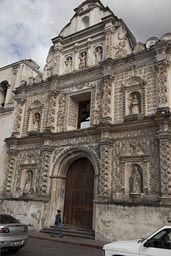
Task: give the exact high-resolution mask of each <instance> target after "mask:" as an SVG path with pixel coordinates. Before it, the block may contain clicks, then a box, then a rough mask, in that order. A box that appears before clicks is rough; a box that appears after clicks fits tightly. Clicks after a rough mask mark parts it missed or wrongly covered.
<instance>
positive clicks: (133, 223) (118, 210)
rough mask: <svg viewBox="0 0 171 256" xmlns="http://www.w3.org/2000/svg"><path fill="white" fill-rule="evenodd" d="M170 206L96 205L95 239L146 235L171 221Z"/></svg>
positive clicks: (116, 238) (134, 237)
mask: <svg viewBox="0 0 171 256" xmlns="http://www.w3.org/2000/svg"><path fill="white" fill-rule="evenodd" d="M170 209H171V207H170V206H165V207H162V206H158V207H153V206H121V205H120V206H119V205H107V204H106V205H104V204H97V205H96V223H95V239H96V240H101V241H106V240H107V241H112V240H113V241H114V240H127V239H129V240H130V239H137V238H141V237H146V236H147V235H149V234H150V233H151V232H153V231H154V230H155V229H157V228H159V227H160V226H162V225H167V224H168V220H169V221H170V222H171V212H170Z"/></svg>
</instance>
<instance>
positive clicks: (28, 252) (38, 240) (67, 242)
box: [0, 231, 104, 256]
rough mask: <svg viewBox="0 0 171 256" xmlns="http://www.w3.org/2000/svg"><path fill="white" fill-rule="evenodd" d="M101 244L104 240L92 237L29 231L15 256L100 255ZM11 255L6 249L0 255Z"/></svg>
mask: <svg viewBox="0 0 171 256" xmlns="http://www.w3.org/2000/svg"><path fill="white" fill-rule="evenodd" d="M103 245H104V242H100V241H95V240H92V239H83V238H74V237H69V236H64V237H62V238H59V237H58V236H57V235H56V236H55V237H51V236H50V234H46V233H41V232H36V231H29V240H28V243H27V244H26V246H24V247H23V248H22V249H21V250H19V251H18V252H17V253H15V256H47V255H49V256H68V255H74V256H101V255H102V247H103ZM0 254H1V253H0ZM13 255H14V254H11V253H10V252H8V251H5V252H3V253H2V256H13Z"/></svg>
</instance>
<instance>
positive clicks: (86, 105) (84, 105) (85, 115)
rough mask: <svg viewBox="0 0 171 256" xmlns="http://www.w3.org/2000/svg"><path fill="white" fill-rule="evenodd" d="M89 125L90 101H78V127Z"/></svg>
mask: <svg viewBox="0 0 171 256" xmlns="http://www.w3.org/2000/svg"><path fill="white" fill-rule="evenodd" d="M87 127H90V101H89V100H88V101H81V102H79V109H78V129H81V128H87Z"/></svg>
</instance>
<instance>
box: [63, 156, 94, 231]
mask: <svg viewBox="0 0 171 256" xmlns="http://www.w3.org/2000/svg"><path fill="white" fill-rule="evenodd" d="M93 184H94V169H93V166H92V164H91V162H90V161H89V160H88V159H86V158H80V159H78V160H76V161H74V162H73V163H72V164H71V166H70V167H69V169H68V172H67V180H66V190H65V204H64V224H69V225H75V226H79V227H87V228H91V227H92V216H93Z"/></svg>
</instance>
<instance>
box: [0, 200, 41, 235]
mask: <svg viewBox="0 0 171 256" xmlns="http://www.w3.org/2000/svg"><path fill="white" fill-rule="evenodd" d="M43 208H44V204H43V203H42V202H38V201H37V202H36V201H34V202H33V201H27V200H23V201H17V202H16V201H14V200H13V201H7V200H6V201H3V200H1V201H0V211H1V212H5V213H10V214H12V215H13V216H14V217H16V218H17V219H19V220H20V221H21V222H22V223H25V224H27V225H28V226H29V229H34V230H40V228H41V226H42V221H43V220H42V217H41V216H42V212H43Z"/></svg>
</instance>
